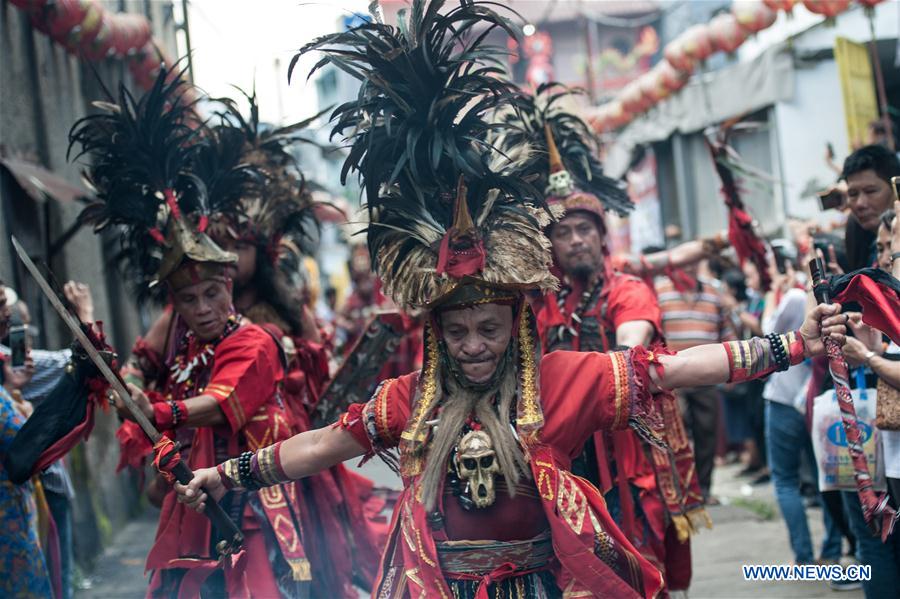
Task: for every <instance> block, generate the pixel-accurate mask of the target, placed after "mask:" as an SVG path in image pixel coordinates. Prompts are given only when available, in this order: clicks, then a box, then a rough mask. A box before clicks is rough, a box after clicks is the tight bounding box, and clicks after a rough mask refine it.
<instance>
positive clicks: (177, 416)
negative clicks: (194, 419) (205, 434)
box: [169, 399, 182, 428]
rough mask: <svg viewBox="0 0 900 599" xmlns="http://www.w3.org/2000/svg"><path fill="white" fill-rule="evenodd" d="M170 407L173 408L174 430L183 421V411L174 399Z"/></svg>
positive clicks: (171, 400)
mask: <svg viewBox="0 0 900 599" xmlns="http://www.w3.org/2000/svg"><path fill="white" fill-rule="evenodd" d="M169 405H170V406H172V428H175V427H176V426H178V423H179V422H181V420H182V415H181V409H180V408H179V407H178V402H176V401H175V400H174V399H170V400H169Z"/></svg>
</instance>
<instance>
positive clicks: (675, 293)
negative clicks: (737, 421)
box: [654, 263, 735, 503]
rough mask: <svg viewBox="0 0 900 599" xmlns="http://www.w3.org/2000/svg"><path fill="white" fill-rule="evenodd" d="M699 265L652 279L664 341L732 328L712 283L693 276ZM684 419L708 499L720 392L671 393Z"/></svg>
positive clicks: (719, 335)
mask: <svg viewBox="0 0 900 599" xmlns="http://www.w3.org/2000/svg"><path fill="white" fill-rule="evenodd" d="M698 269H699V267H698V264H697V263H693V264H690V265H686V266H683V267H682V269H680V270H678V271H676V272H673V273H672V276H659V277H657V278H656V280H655V281H654V286H655V288H656V295H657V297H658V298H659V308H660V310H661V311H662V328H663V334H664V336H665V338H666V344H667V345H668V346H669V348H671V349H672V350H674V351H681V350H684V349H687V348H689V347H694V346H695V345H700V344H703V343H718V342H722V341H731V340H733V339H734V338H735V337H734V332H733V331H732V330H731V325H730V321H729V319H728V315H727V313H726V310H725V307H724V306H723V305H722V296H721V292H720V290H719V288H718V286H717V284H716V283H714V282H713V281H712V280H709V279H704V278H702V277H700V276H699V275H698ZM676 394H677V395H678V398H679V403H680V404H681V406H682V410H683V414H684V420H685V424H686V425H687V426H688V427H689V428H690V430H691V437H692V439H693V443H694V456H695V459H696V462H697V477H698V479H699V481H700V490H701V492H702V493H703V497H704V498H705V499H706V501H707V502H709V503H715V499H714V498H712V495H711V486H712V471H713V464H714V460H715V454H716V441H717V431H718V427H719V393H718V390H717V389H716V388H715V387H693V388H688V389H680V390H678V391H677V392H676Z"/></svg>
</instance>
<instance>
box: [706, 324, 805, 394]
mask: <svg viewBox="0 0 900 599" xmlns="http://www.w3.org/2000/svg"><path fill="white" fill-rule="evenodd" d="M723 345H724V346H725V352H726V353H727V354H728V366H729V369H730V371H731V373H730V377H729V379H728V382H729V383H743V382H746V381H751V380H754V379H758V378H762V377H764V376H767V375H769V374H771V373H773V372H775V371H776V370H787V368H788V367H790V366H793V365H796V364H799V363H800V362H802V361H803V360H804V358H805V351H806V348H805V345H804V341H803V337H802V336H801V335H800V332H799V331H792V332H790V333H786V334H784V335H767V336H766V337H753V338H751V339H748V340H746V341H729V342H727V343H724V344H723Z"/></svg>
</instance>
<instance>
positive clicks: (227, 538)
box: [172, 462, 244, 557]
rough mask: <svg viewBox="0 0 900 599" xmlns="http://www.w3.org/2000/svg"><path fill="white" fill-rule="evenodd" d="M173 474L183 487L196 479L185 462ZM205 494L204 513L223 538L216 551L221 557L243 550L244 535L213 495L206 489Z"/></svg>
mask: <svg viewBox="0 0 900 599" xmlns="http://www.w3.org/2000/svg"><path fill="white" fill-rule="evenodd" d="M172 474H173V475H175V478H176V479H177V480H178V482H180V483H181V484H183V485H186V484H188V483H189V482H191V480H192V479H193V478H194V473H193V472H191V469H190V468H189V467H188V465H187V464H185V463H184V462H179V463H178V464H177V465H176V466H175V467H174V468H173V469H172ZM203 492H204V493H206V495H207V500H206V509H204V510H203V513H204V514H206V517H207V518H209V519H210V521H211V522H212V524H213V526H214V527H215V528H216V530H217V531H218V533H219V536H221V537H222V540H221V541H219V542H218V543H217V544H216V550H217V551H218V552H219V556H220V557H221V556H224V555H230V554H232V553H234V552H236V551H237V550H238V549H240V548H241V544H242V543H243V542H244V534H243V533H242V532H241V530H240V529H239V528H238V527H237V526H236V525H235V523H234V522H233V521H232V519H231V518H230V517H229V516H228V514H226V513H225V510H223V509H222V506H220V505H219V502H217V501H216V500H214V499H213V498H212V495H211V494H210V493H207V492H206V489H203Z"/></svg>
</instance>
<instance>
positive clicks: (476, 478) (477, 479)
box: [454, 430, 500, 508]
mask: <svg viewBox="0 0 900 599" xmlns="http://www.w3.org/2000/svg"><path fill="white" fill-rule="evenodd" d="M454 459H455V466H456V472H457V474H458V475H459V478H460V480H464V481H466V483H467V484H466V488H467V489H468V490H469V497H470V498H471V500H472V503H474V504H475V507H477V508H486V507H488V506H490V505H493V503H494V499H496V492H495V489H494V475H495V474H497V473H499V472H500V465H499V464H498V463H497V456H496V454H495V452H494V443H493V441H491V437H490V436H489V435H488V434H487V433H486V432H485V431H483V430H478V431H469V432H468V433H466V434H465V435H463V438H462V439H460V440H459V444H457V446H456V457H455V458H454Z"/></svg>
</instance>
